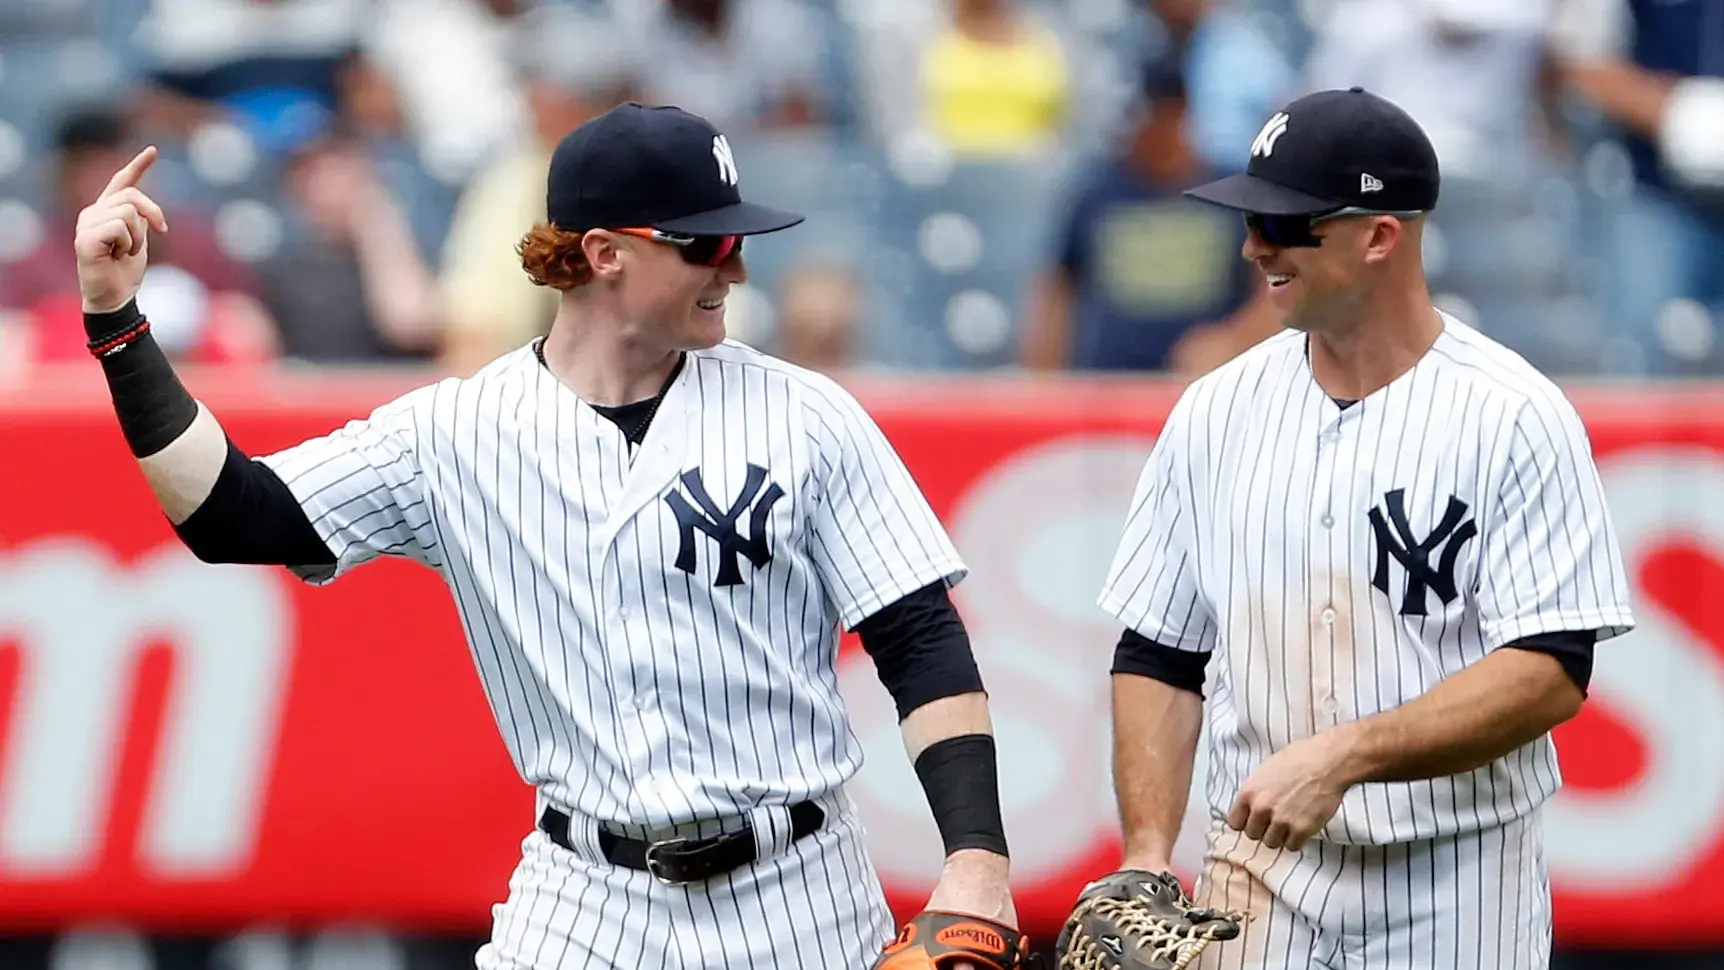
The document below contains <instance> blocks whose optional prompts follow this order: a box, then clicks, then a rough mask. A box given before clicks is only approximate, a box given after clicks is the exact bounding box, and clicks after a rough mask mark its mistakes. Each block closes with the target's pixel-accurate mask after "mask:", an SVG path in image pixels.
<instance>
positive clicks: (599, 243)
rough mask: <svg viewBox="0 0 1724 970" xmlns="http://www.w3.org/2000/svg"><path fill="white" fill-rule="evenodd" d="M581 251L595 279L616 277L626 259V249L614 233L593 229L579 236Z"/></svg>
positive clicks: (620, 272)
mask: <svg viewBox="0 0 1724 970" xmlns="http://www.w3.org/2000/svg"><path fill="white" fill-rule="evenodd" d="M581 253H582V255H584V256H586V258H587V265H588V266H590V267H592V271H593V277H594V278H595V279H613V280H614V279H616V278H617V277H618V276H620V275H621V274H622V271H623V264H624V263H626V262H627V261H628V250H627V249H626V248H625V247H624V246H623V244H622V240H621V239H620V238H619V237H618V236H617V234H616V233H613V232H607V231H606V230H603V229H593V230H590V231H588V232H587V233H586V234H585V235H583V236H582V237H581Z"/></svg>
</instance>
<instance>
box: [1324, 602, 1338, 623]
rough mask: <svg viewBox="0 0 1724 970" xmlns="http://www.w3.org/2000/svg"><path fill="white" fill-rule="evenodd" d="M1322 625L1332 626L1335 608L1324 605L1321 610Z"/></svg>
mask: <svg viewBox="0 0 1724 970" xmlns="http://www.w3.org/2000/svg"><path fill="white" fill-rule="evenodd" d="M1323 625H1324V626H1334V625H1335V610H1334V609H1333V608H1332V607H1326V608H1325V609H1324V610H1323Z"/></svg>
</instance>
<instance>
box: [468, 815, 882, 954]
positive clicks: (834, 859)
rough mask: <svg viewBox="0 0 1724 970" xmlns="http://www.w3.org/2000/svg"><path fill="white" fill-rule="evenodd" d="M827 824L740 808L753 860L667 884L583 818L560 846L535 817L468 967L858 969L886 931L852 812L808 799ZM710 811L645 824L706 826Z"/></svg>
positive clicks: (676, 833) (674, 832) (682, 830)
mask: <svg viewBox="0 0 1724 970" xmlns="http://www.w3.org/2000/svg"><path fill="white" fill-rule="evenodd" d="M815 801H816V802H817V803H818V804H819V805H820V806H821V808H823V809H825V811H826V823H825V824H824V825H823V826H821V828H820V829H819V831H816V832H814V833H812V834H810V835H808V836H806V837H804V838H802V839H799V840H796V841H794V842H792V841H791V840H790V835H789V832H790V822H789V820H788V817H787V815H786V813H785V812H784V811H783V810H781V809H772V810H760V811H757V812H755V813H753V815H752V816H751V821H753V822H754V829H755V833H756V835H755V838H756V843H757V852H756V856H757V859H756V861H755V862H754V863H752V864H750V865H747V866H744V867H742V868H739V869H734V870H732V871H730V872H728V873H726V874H724V875H721V876H718V877H716V878H714V879H711V880H708V881H706V882H702V883H694V884H689V885H667V884H665V883H661V882H659V881H658V880H657V879H655V878H654V877H653V876H652V875H650V874H648V873H645V872H640V871H638V870H635V869H629V868H625V867H621V866H615V865H612V864H611V863H610V862H608V861H606V860H605V858H604V857H603V855H601V854H600V852H599V848H598V844H597V838H596V836H595V835H593V834H590V833H593V832H594V831H595V830H594V827H593V825H592V824H591V823H590V822H589V823H587V824H585V825H581V824H577V825H575V826H573V829H574V830H575V831H578V832H584V833H589V834H587V835H586V836H585V838H572V839H571V841H572V842H573V843H574V845H575V848H576V850H577V851H574V852H570V851H569V850H567V849H564V848H562V847H561V846H559V845H557V844H556V843H554V842H552V841H551V840H550V839H549V838H548V837H547V836H546V835H545V834H544V833H543V832H541V831H539V830H537V829H535V830H534V831H533V833H532V834H531V835H529V836H527V838H526V840H525V841H524V842H523V844H522V852H521V861H520V863H519V864H518V865H517V866H516V868H515V872H514V875H513V876H512V877H511V878H510V880H509V897H508V900H507V901H506V902H504V903H501V904H499V905H497V906H494V907H492V931H491V940H490V942H488V943H486V944H485V945H484V946H482V947H480V949H479V952H478V954H477V956H476V958H475V962H476V965H477V967H478V970H643V968H649V967H650V968H653V970H657V968H661V967H662V968H665V970H750V968H752V970H851V968H856V970H863V968H866V967H868V966H869V965H871V964H872V963H873V961H874V959H875V958H876V957H878V956H879V954H880V950H881V948H883V947H884V946H885V945H886V944H887V942H889V941H890V940H891V939H892V937H893V936H894V935H895V934H896V932H897V927H896V926H895V925H894V923H893V918H892V914H891V911H890V910H888V909H887V907H886V898H885V894H884V892H883V891H882V889H881V887H880V881H879V877H878V875H877V874H876V873H875V871H874V868H873V865H872V863H870V862H869V860H868V857H867V854H866V852H865V850H864V844H865V839H864V835H863V829H862V824H861V822H860V820H859V819H858V818H857V816H856V812H855V809H854V807H853V805H852V804H851V803H850V801H849V800H848V799H847V798H845V797H844V796H843V795H842V794H841V793H840V794H834V795H830V796H826V797H823V798H819V799H816V800H815ZM714 828H715V823H708V822H703V823H699V824H697V825H685V826H679V827H676V828H674V829H669V830H654V831H653V832H651V833H648V832H644V831H641V830H639V829H631V830H627V831H623V832H620V833H619V834H625V835H631V836H635V837H649V838H654V839H659V838H673V837H702V836H707V835H711V834H714Z"/></svg>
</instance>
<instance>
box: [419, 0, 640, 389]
mask: <svg viewBox="0 0 1724 970" xmlns="http://www.w3.org/2000/svg"><path fill="white" fill-rule="evenodd" d="M608 26H609V25H608V24H607V23H606V22H604V21H603V20H601V19H599V18H594V17H585V16H576V15H573V14H567V13H565V14H563V15H561V16H557V17H554V18H551V19H547V20H545V21H542V22H540V23H539V30H538V31H536V33H535V35H534V36H533V38H532V39H531V41H529V42H527V43H525V44H524V45H523V47H522V48H521V49H520V50H519V51H518V57H517V66H518V69H519V73H520V79H521V82H522V87H523V90H524V91H525V93H526V96H527V102H528V104H529V106H530V107H531V109H532V121H533V129H532V132H531V133H530V135H529V137H527V138H525V139H523V140H521V141H520V142H519V143H518V144H516V145H514V146H513V147H511V148H510V149H508V150H507V151H505V152H503V153H502V154H500V155H499V156H498V157H497V158H495V159H494V160H493V161H492V162H491V163H490V164H489V165H487V166H486V167H485V168H484V169H483V170H482V171H480V172H479V174H478V175H477V176H476V177H475V178H474V179H473V180H472V182H470V183H469V184H468V186H467V188H466V191H465V193H464V194H463V195H462V197H461V201H460V203H459V205H458V206H457V208H456V211H455V218H454V222H453V224H452V225H451V226H450V229H449V234H448V238H447V239H446V241H445V243H444V248H443V254H442V275H441V279H440V280H439V285H440V288H441V291H442V310H443V315H444V320H443V341H442V364H443V366H444V368H445V369H447V370H448V371H449V372H450V373H455V374H460V375H462V376H466V375H468V374H471V373H473V372H474V371H475V370H477V369H478V368H479V367H480V366H482V365H484V364H486V363H488V362H489V361H491V360H493V359H494V358H496V357H498V356H499V355H501V354H503V353H505V352H507V351H509V350H513V349H515V348H516V347H519V346H521V345H522V344H525V343H526V342H527V341H528V340H530V339H532V338H533V337H535V336H538V335H539V334H542V333H544V332H545V330H546V328H548V327H549V326H550V323H551V317H552V316H553V315H555V313H556V309H557V292H556V291H555V290H552V289H549V288H547V287H543V286H534V285H533V284H532V282H531V281H529V280H528V279H527V275H526V274H525V273H523V272H522V271H521V260H520V257H519V256H518V255H517V254H516V251H515V246H516V244H517V243H519V242H520V241H521V237H522V236H523V235H524V234H525V233H526V232H527V230H528V229H531V228H532V227H533V225H534V224H535V223H537V222H541V221H543V220H544V218H545V172H546V170H547V169H548V168H549V167H550V163H551V150H552V149H553V148H554V147H555V146H556V144H557V142H558V140H560V139H561V138H562V137H563V135H564V134H566V133H568V131H569V130H570V129H572V128H574V127H575V126H576V125H579V124H580V123H581V122H583V121H586V120H587V119H588V118H591V117H593V116H594V115H596V114H599V113H601V112H603V111H605V110H606V109H608V108H610V107H612V106H613V105H615V104H617V103H619V102H621V101H625V100H628V99H629V98H630V97H631V96H632V94H633V93H634V73H633V67H632V63H631V62H629V61H628V60H627V59H626V58H624V57H622V56H621V55H619V54H618V53H617V52H616V49H615V47H614V44H613V43H612V38H613V37H614V34H613V33H612V32H611V31H610V30H609V29H607V28H608Z"/></svg>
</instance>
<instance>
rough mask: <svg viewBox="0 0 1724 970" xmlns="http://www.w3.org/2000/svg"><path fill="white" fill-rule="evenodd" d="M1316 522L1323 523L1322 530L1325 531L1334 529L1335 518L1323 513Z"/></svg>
mask: <svg viewBox="0 0 1724 970" xmlns="http://www.w3.org/2000/svg"><path fill="white" fill-rule="evenodd" d="M1317 521H1318V522H1321V523H1323V528H1325V529H1332V528H1334V527H1335V517H1334V516H1333V515H1330V514H1329V513H1327V512H1324V513H1323V517H1322V518H1321V519H1318V520H1317Z"/></svg>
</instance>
